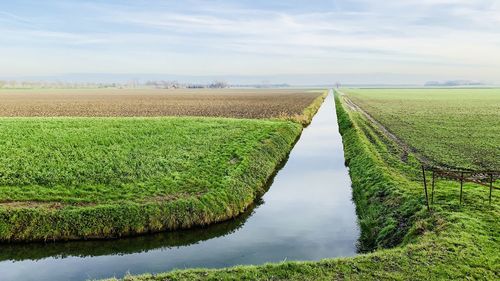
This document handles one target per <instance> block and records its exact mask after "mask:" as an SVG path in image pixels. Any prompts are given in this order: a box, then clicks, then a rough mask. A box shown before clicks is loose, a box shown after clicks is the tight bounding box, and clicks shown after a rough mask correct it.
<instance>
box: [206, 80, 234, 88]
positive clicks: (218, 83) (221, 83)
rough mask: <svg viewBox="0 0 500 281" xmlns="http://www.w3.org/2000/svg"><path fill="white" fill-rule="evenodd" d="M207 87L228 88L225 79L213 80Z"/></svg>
mask: <svg viewBox="0 0 500 281" xmlns="http://www.w3.org/2000/svg"><path fill="white" fill-rule="evenodd" d="M208 87H209V88H214V89H223V88H229V84H228V83H227V82H225V81H214V82H212V84H210V85H208Z"/></svg>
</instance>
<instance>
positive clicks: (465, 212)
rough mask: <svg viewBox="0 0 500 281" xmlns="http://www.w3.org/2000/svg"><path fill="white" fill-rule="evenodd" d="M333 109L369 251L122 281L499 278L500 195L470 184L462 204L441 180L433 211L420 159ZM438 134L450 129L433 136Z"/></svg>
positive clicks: (454, 187) (354, 116)
mask: <svg viewBox="0 0 500 281" xmlns="http://www.w3.org/2000/svg"><path fill="white" fill-rule="evenodd" d="M337 98H338V97H337ZM360 99H361V97H359V99H358V100H360ZM441 99H442V97H441ZM450 100H451V101H450V103H453V98H450ZM403 102H406V101H403ZM444 104H446V103H444ZM336 106H337V116H338V120H339V127H340V131H341V134H342V137H343V142H344V148H345V150H344V153H345V158H346V163H348V165H349V172H350V175H351V179H352V186H353V197H354V201H355V202H356V208H357V213H358V216H359V222H360V226H361V230H362V233H361V238H360V248H361V250H362V251H363V252H369V253H365V254H360V255H358V256H356V257H353V258H340V259H327V260H323V261H320V262H283V263H279V264H267V265H261V266H239V267H233V268H227V269H216V270H210V269H191V270H179V271H174V272H170V273H164V274H158V275H142V276H128V277H126V278H125V280H499V279H500V235H499V233H500V223H499V220H498V218H499V217H500V194H499V192H498V191H494V192H493V202H492V204H491V205H490V204H488V190H487V189H486V188H484V187H481V186H478V185H475V184H465V185H464V194H465V196H464V204H463V205H462V206H460V204H459V197H458V194H459V183H458V182H453V181H447V180H438V181H437V184H436V198H435V204H434V205H433V211H432V212H431V213H429V212H428V211H427V210H426V207H425V200H424V196H423V188H422V178H421V174H420V173H421V171H420V165H419V162H418V161H417V158H416V157H415V155H414V154H412V153H410V154H409V155H408V156H407V159H406V161H401V154H402V153H404V152H403V150H402V149H401V147H399V146H398V145H397V144H395V143H394V142H392V141H391V139H389V138H387V137H386V136H385V135H384V134H383V133H381V132H380V131H379V130H378V128H377V127H376V126H374V125H373V124H372V123H371V122H370V121H369V120H367V119H366V117H365V116H364V115H363V114H361V113H360V112H358V111H351V110H350V109H349V107H347V106H345V105H343V102H342V101H341V99H337V105H336ZM390 107H392V105H391V104H389V105H388V108H390ZM379 108H382V109H383V108H384V107H383V106H382V105H380V106H379ZM476 110H480V108H476ZM408 111H411V109H408ZM450 113H451V114H453V112H450ZM471 114H473V112H472V113H471ZM441 132H444V134H446V133H447V130H437V131H435V134H438V135H439V134H441ZM494 144H495V143H494ZM496 145H498V142H497V143H496ZM462 161H464V160H462ZM497 183H498V181H497Z"/></svg>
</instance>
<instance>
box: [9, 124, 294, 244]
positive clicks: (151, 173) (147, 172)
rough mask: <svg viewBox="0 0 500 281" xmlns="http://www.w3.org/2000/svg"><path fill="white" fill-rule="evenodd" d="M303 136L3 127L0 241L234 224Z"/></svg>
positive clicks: (251, 129)
mask: <svg viewBox="0 0 500 281" xmlns="http://www.w3.org/2000/svg"><path fill="white" fill-rule="evenodd" d="M300 132H301V126H300V125H298V124H295V123H292V122H284V121H264V120H235V119H207V118H203V119H202V118H49V119H47V118H4V119H1V122H0V140H1V141H0V150H1V151H2V154H1V157H0V240H2V241H28V240H55V239H78V238H103V237H117V236H123V235H132V234H138V233H145V232H154V231H160V230H166V229H177V228H187V227H191V226H194V225H205V224H209V223H213V222H217V221H222V220H225V219H228V218H232V217H234V216H237V215H238V214H240V213H241V212H243V211H244V210H245V209H246V208H247V207H248V206H249V205H250V204H252V202H253V201H254V199H255V198H256V197H257V196H258V195H260V194H261V192H263V189H264V188H265V183H266V181H267V180H268V178H269V177H270V176H271V175H272V174H273V172H274V170H275V168H276V167H277V165H278V164H279V163H280V162H281V161H282V160H283V159H284V158H285V157H286V155H287V154H288V152H289V151H290V149H291V147H292V145H293V143H294V141H295V140H296V138H297V137H298V135H299V134H300Z"/></svg>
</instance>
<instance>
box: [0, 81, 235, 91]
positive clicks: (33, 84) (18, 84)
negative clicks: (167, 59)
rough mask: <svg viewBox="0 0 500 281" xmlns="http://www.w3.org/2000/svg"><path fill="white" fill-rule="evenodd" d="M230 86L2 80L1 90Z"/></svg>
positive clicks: (219, 83) (221, 83)
mask: <svg viewBox="0 0 500 281" xmlns="http://www.w3.org/2000/svg"><path fill="white" fill-rule="evenodd" d="M229 87H230V85H229V84H228V83H227V82H225V81H214V82H212V83H208V84H200V83H179V82H177V81H164V80H159V81H147V82H145V83H140V82H139V81H137V80H134V81H129V82H126V83H87V82H85V83H81V82H61V81H56V82H45V81H17V80H9V81H3V80H0V89H2V88H3V89H27V88H42V89H43V88H47V89H49V88H50V89H76V88H94V89H95V88H124V89H133V88H156V89H178V88H191V89H196V88H210V89H222V88H229Z"/></svg>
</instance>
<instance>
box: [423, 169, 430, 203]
mask: <svg viewBox="0 0 500 281" xmlns="http://www.w3.org/2000/svg"><path fill="white" fill-rule="evenodd" d="M422 176H423V177H424V191H425V202H426V203H427V211H430V210H431V208H430V206H429V195H428V194H427V180H426V179H425V168H424V165H422Z"/></svg>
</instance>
